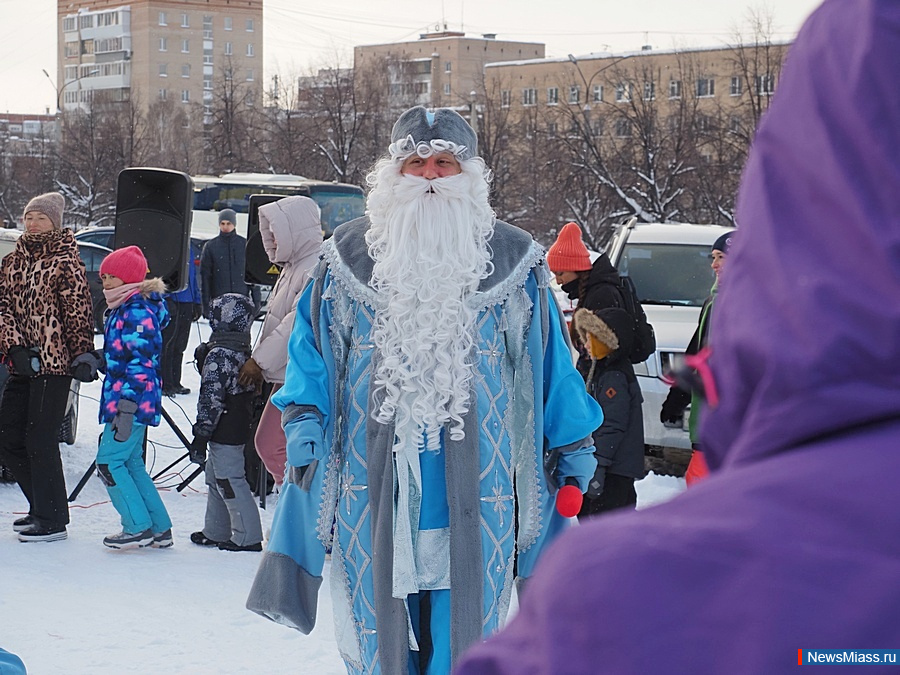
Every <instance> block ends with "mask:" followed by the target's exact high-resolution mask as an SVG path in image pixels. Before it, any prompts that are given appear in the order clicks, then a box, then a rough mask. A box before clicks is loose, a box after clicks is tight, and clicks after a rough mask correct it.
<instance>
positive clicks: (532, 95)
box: [522, 87, 537, 105]
mask: <svg viewBox="0 0 900 675" xmlns="http://www.w3.org/2000/svg"><path fill="white" fill-rule="evenodd" d="M535 103H537V91H536V90H535V89H534V88H530V87H527V88H525V89H523V90H522V105H534V104H535Z"/></svg>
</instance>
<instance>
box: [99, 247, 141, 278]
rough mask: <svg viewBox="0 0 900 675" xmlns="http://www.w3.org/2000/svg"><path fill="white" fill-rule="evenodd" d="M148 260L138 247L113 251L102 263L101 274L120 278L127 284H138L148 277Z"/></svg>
mask: <svg viewBox="0 0 900 675" xmlns="http://www.w3.org/2000/svg"><path fill="white" fill-rule="evenodd" d="M149 271H150V270H149V269H147V259H146V258H145V257H144V254H143V253H142V252H141V249H139V248H138V247H137V246H126V247H125V248H120V249H118V250H116V251H113V252H112V253H110V254H109V255H108V256H106V257H105V258H104V259H103V262H102V263H100V274H109V275H111V276H114V277H119V279H121V280H122V281H124V282H125V283H126V284H136V283H138V282H139V281H143V280H144V279H145V278H146V277H147V272H149Z"/></svg>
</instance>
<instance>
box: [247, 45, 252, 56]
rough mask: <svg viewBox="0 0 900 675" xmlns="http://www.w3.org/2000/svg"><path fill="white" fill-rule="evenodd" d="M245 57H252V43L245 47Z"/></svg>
mask: <svg viewBox="0 0 900 675" xmlns="http://www.w3.org/2000/svg"><path fill="white" fill-rule="evenodd" d="M247 56H253V43H252V42H251V43H250V44H248V45H247Z"/></svg>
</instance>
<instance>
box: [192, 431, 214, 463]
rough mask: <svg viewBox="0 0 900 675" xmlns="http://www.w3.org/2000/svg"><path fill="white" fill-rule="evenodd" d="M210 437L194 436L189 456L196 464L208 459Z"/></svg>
mask: <svg viewBox="0 0 900 675" xmlns="http://www.w3.org/2000/svg"><path fill="white" fill-rule="evenodd" d="M208 443H209V439H208V438H206V437H205V436H194V440H192V441H191V447H190V448H188V456H189V457H190V458H191V461H192V462H193V463H194V464H203V462H205V461H206V446H207V444H208Z"/></svg>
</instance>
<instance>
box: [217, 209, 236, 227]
mask: <svg viewBox="0 0 900 675" xmlns="http://www.w3.org/2000/svg"><path fill="white" fill-rule="evenodd" d="M223 220H227V221H228V222H229V223H231V224H232V225H234V226H235V227H237V214H236V213H235V212H234V209H222V210H221V211H219V222H220V223H221V222H222V221H223Z"/></svg>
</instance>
